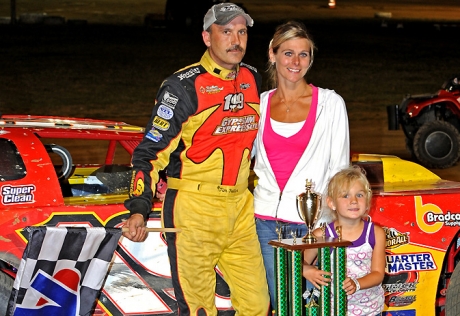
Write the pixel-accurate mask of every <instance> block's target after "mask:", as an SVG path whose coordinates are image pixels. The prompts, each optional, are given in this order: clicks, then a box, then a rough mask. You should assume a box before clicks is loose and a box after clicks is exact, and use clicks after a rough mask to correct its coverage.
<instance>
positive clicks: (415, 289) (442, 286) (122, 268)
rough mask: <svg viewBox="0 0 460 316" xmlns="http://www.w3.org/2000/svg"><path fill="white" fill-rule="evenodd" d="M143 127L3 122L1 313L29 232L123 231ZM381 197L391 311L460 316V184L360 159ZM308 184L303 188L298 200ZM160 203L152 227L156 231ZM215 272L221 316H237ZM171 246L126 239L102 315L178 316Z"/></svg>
mask: <svg viewBox="0 0 460 316" xmlns="http://www.w3.org/2000/svg"><path fill="white" fill-rule="evenodd" d="M143 134H144V130H143V128H141V127H137V126H132V125H129V124H126V123H122V122H112V121H103V120H90V119H77V118H62V117H44V116H6V115H5V116H2V117H1V118H0V152H1V155H0V162H1V163H0V180H1V183H0V198H1V201H2V203H1V204H0V314H2V313H4V312H5V310H6V304H7V302H8V299H9V295H10V291H11V288H12V285H13V280H14V277H15V274H16V269H17V268H18V266H19V262H20V260H21V257H22V253H23V251H24V248H25V246H26V243H27V238H28V235H27V232H26V231H25V230H23V228H24V227H26V226H38V225H46V226H86V227H91V226H92V227H101V226H107V227H119V226H120V225H121V224H122V221H123V220H124V219H125V218H127V216H128V211H127V210H126V209H125V208H124V206H123V202H124V200H125V199H126V198H127V192H128V187H129V181H130V158H131V155H132V153H133V150H134V148H135V147H136V146H137V144H138V143H139V142H140V141H141V139H142V138H143ZM352 163H353V164H358V165H360V166H361V167H362V168H364V169H365V170H366V174H367V177H368V179H369V181H370V182H371V184H372V188H373V193H374V197H373V200H372V207H371V210H370V216H371V218H372V220H373V221H374V222H376V223H378V224H380V225H381V226H382V227H384V229H385V231H386V233H387V257H386V278H385V280H384V284H383V287H384V289H385V296H386V305H385V309H384V315H404V316H408V315H411V316H412V315H424V316H425V315H428V316H429V315H444V314H446V315H459V314H460V310H456V309H455V308H456V306H457V305H458V304H457V303H458V301H459V300H460V295H458V294H459V291H460V265H459V267H456V266H457V262H458V259H459V255H458V252H459V233H460V230H459V227H460V183H457V182H452V181H445V180H442V179H440V178H439V177H437V176H436V175H434V174H433V173H431V172H430V171H428V170H427V169H425V168H424V167H422V166H420V165H417V164H415V163H412V162H408V161H404V160H401V159H399V158H397V157H394V156H374V155H356V156H354V157H353V159H352ZM303 190H304V188H299V194H300V193H301V192H302V191H303ZM160 208H161V202H160V201H154V204H153V205H152V210H153V212H152V213H151V215H150V218H149V221H148V223H147V225H148V226H149V227H154V228H158V227H160V226H161V223H160V212H159V210H160ZM216 271H217V274H216V275H217V288H216V291H217V295H216V305H217V306H218V309H219V310H220V312H219V315H233V313H234V311H233V310H232V307H231V302H230V298H229V290H228V287H227V285H226V284H225V281H224V280H223V278H222V276H221V274H220V272H219V271H218V269H217V270H216ZM175 313H177V310H175V307H174V291H173V290H172V286H171V281H170V269H169V261H168V257H167V253H166V244H165V241H164V239H163V236H162V234H161V233H150V234H149V237H148V239H147V240H146V241H145V242H143V243H133V242H130V241H129V240H126V239H123V238H122V239H121V240H120V242H119V244H118V248H117V250H116V251H115V257H114V261H113V264H112V266H111V268H110V271H109V273H108V275H107V278H106V280H105V283H104V286H103V289H102V293H101V295H100V297H99V300H98V302H97V306H96V309H95V312H94V314H95V315H102V314H104V315H152V314H155V315H174V314H175Z"/></svg>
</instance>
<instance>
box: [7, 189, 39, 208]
mask: <svg viewBox="0 0 460 316" xmlns="http://www.w3.org/2000/svg"><path fill="white" fill-rule="evenodd" d="M34 191H35V185H23V186H11V185H4V186H3V187H2V203H3V204H4V205H7V204H14V203H33V202H34Z"/></svg>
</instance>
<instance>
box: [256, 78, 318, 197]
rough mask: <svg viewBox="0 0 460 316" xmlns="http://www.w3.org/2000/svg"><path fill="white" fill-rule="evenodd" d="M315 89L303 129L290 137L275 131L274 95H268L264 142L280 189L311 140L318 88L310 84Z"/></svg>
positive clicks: (284, 184)
mask: <svg viewBox="0 0 460 316" xmlns="http://www.w3.org/2000/svg"><path fill="white" fill-rule="evenodd" d="M310 86H311V87H312V89H313V91H312V99H311V106H310V112H309V113H308V117H307V119H306V120H305V123H304V125H303V126H302V129H301V130H300V131H299V132H297V133H296V134H294V135H292V136H290V137H284V136H281V135H278V134H277V133H275V131H274V130H273V128H272V125H271V122H270V103H271V98H272V95H273V93H274V92H275V91H273V92H272V93H270V95H269V96H268V104H267V116H266V117H265V130H264V133H263V142H264V144H265V150H266V151H267V157H268V160H269V161H270V166H271V167H272V169H273V172H274V174H275V178H276V181H277V182H278V186H279V188H280V191H281V192H283V190H284V187H285V186H286V183H287V181H288V180H289V177H290V176H291V174H292V172H293V171H294V168H295V166H296V165H297V163H298V162H299V159H300V157H301V156H302V154H303V152H304V151H305V149H306V148H307V145H308V143H309V142H310V138H311V134H312V133H313V128H314V127H315V121H316V110H317V108H318V88H317V87H315V86H313V85H310Z"/></svg>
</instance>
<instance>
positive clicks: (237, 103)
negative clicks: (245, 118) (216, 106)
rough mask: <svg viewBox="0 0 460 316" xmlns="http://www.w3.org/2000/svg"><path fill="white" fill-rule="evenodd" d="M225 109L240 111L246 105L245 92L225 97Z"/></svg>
mask: <svg viewBox="0 0 460 316" xmlns="http://www.w3.org/2000/svg"><path fill="white" fill-rule="evenodd" d="M224 100H225V103H224V111H231V112H238V111H239V110H241V109H243V107H244V94H243V93H241V92H240V93H236V94H228V95H226V96H225V98H224Z"/></svg>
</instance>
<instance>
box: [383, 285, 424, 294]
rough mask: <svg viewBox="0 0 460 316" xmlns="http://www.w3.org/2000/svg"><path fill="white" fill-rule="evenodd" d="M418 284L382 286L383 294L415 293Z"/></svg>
mask: <svg viewBox="0 0 460 316" xmlns="http://www.w3.org/2000/svg"><path fill="white" fill-rule="evenodd" d="M417 284H418V282H409V283H391V284H385V283H384V284H382V286H383V289H384V290H385V294H386V295H388V294H394V293H405V292H415V291H416V289H417Z"/></svg>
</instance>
